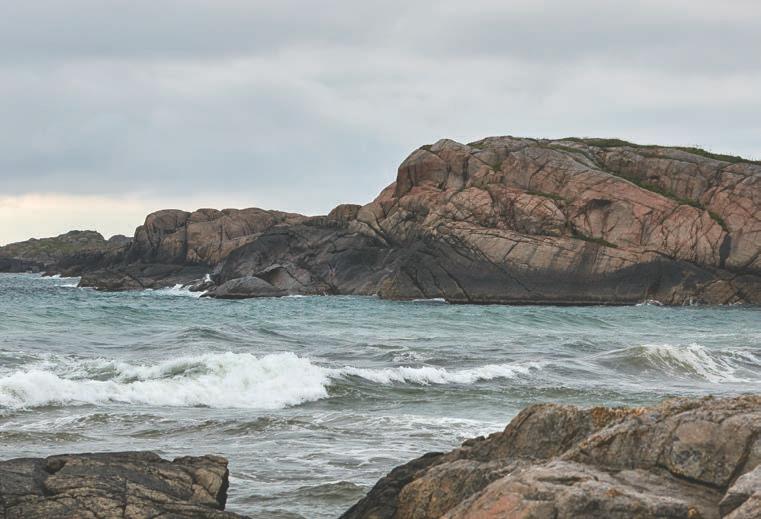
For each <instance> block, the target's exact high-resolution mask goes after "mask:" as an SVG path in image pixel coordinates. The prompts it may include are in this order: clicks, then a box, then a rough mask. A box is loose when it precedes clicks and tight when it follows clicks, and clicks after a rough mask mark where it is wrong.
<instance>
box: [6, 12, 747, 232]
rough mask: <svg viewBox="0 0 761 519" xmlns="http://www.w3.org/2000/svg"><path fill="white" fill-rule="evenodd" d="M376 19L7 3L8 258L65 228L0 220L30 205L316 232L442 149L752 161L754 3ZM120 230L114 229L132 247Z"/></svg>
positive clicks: (94, 217)
mask: <svg viewBox="0 0 761 519" xmlns="http://www.w3.org/2000/svg"><path fill="white" fill-rule="evenodd" d="M366 4H369V3H366V2H349V1H339V0H327V1H324V2H320V3H314V2H306V1H295V0H286V1H281V2H277V3H275V2H258V1H250V0H248V1H242V0H241V1H230V0H183V1H180V0H152V1H143V0H129V1H123V0H113V1H111V2H102V1H98V0H69V1H67V2H61V1H58V0H47V1H46V0H39V1H36V2H7V3H6V4H5V5H3V6H2V7H0V113H1V114H2V117H0V177H1V178H2V193H0V195H3V197H4V198H2V201H0V204H5V205H4V206H3V205H0V215H6V216H0V218H1V219H0V243H2V242H6V241H10V240H11V239H16V238H19V239H20V237H22V236H25V235H26V234H30V233H31V232H34V233H40V232H42V233H44V232H48V233H55V232H63V231H65V230H67V229H68V228H69V227H71V226H72V225H73V224H74V223H75V222H74V220H73V219H69V220H67V219H66V213H65V212H60V213H59V217H58V218H51V223H50V225H48V226H47V227H45V226H42V228H41V227H35V228H34V229H35V230H34V231H33V230H32V229H31V228H29V229H27V228H25V224H24V221H25V220H26V219H28V218H27V217H26V216H25V215H26V213H24V212H23V211H22V210H18V211H17V212H15V213H13V212H10V213H11V214H12V215H11V216H10V217H8V216H7V214H9V211H7V210H6V211H4V210H2V207H5V208H6V209H7V208H8V207H10V204H12V203H13V200H16V201H17V202H18V200H21V199H22V197H24V196H27V197H28V196H32V195H30V194H39V193H48V194H52V195H55V196H59V197H68V198H67V199H69V200H72V199H75V198H77V197H80V198H81V199H82V201H83V202H84V201H85V200H86V197H99V199H102V200H112V201H113V204H114V207H117V206H120V205H119V204H128V205H129V204H132V203H133V202H132V201H135V200H138V201H143V202H141V203H140V204H139V205H141V206H149V205H150V206H152V205H153V204H154V203H157V204H162V205H163V204H166V205H170V203H171V204H178V203H179V204H180V205H181V206H182V207H184V208H191V209H192V208H194V206H192V205H190V204H192V203H193V204H194V203H198V204H199V205H207V206H208V205H213V204H212V202H219V201H222V202H223V203H222V204H219V205H227V206H232V205H256V206H261V207H267V208H279V209H286V210H295V211H301V212H305V213H319V212H325V211H327V210H329V209H330V208H331V207H332V206H333V205H335V204H337V203H339V202H358V203H361V202H366V201H368V200H369V199H371V198H372V197H373V196H374V195H375V194H376V193H377V192H378V191H379V190H380V189H381V188H382V187H383V186H385V185H386V184H388V183H389V182H390V181H391V180H392V179H393V177H394V173H395V170H396V166H397V165H398V163H399V162H400V161H401V160H402V159H403V158H404V156H405V155H406V154H407V153H409V152H410V151H411V150H412V149H414V148H416V147H417V146H419V145H421V144H424V143H429V142H432V141H435V140H437V139H438V138H441V137H451V138H455V139H458V140H462V141H470V140H475V139H478V138H480V137H483V136H487V135H496V134H512V135H525V136H537V137H562V136H570V135H577V136H604V137H621V138H626V139H630V140H635V141H640V142H647V143H655V142H657V143H664V144H678V145H701V146H704V147H706V148H709V149H711V150H714V151H718V152H729V153H733V154H742V155H746V156H750V157H755V158H761V146H760V145H759V141H758V135H761V96H759V95H758V92H759V91H761V63H760V61H761V55H760V54H759V53H758V49H760V48H761V31H758V27H759V23H761V4H758V2H755V1H743V0H733V1H731V2H726V3H723V4H717V3H715V2H708V1H703V0H691V1H681V0H671V1H665V2H664V1H659V2H656V1H642V2H611V1H608V0H605V1H591V0H581V1H576V2H565V1H544V2H543V1H536V0H534V1H528V0H525V1H524V0H513V1H510V2H504V1H486V0H471V1H469V2H462V1H460V2H454V1H448V0H447V1H441V2H435V3H423V2H414V1H405V2H401V1H396V0H391V1H388V2H384V3H383V5H382V6H381V5H380V3H373V4H374V5H372V6H369V5H366ZM72 197H73V198H72ZM203 200H209V202H208V203H204V202H203ZM228 200H229V203H224V201H228ZM199 201H201V202H199ZM17 206H18V203H17ZM103 211H106V212H107V209H105V208H98V209H96V208H95V207H93V209H92V212H91V221H92V223H91V225H89V226H88V227H91V228H98V225H99V221H102V220H104V219H105V218H107V216H106V212H103ZM131 214H132V213H129V212H125V213H124V216H123V217H120V218H121V219H117V220H118V222H114V225H111V226H109V227H108V228H109V229H112V228H113V229H114V230H115V231H116V230H118V231H119V232H129V231H131V230H132V229H133V228H134V227H135V225H137V224H138V223H140V222H139V221H127V219H128V218H130V219H131V218H133V217H132V216H131ZM79 222H80V220H79V219H78V220H76V223H77V225H80V223H79ZM119 222H121V223H119ZM109 232H110V231H109Z"/></svg>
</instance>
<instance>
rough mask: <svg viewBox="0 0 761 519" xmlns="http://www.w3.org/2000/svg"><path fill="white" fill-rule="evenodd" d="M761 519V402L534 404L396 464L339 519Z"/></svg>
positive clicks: (752, 398) (743, 398) (751, 399)
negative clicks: (496, 429) (495, 426)
mask: <svg viewBox="0 0 761 519" xmlns="http://www.w3.org/2000/svg"><path fill="white" fill-rule="evenodd" d="M504 517H510V518H525V519H529V518H531V519H545V518H547V519H549V518H553V519H555V518H557V519H562V518H569V519H570V518H579V519H583V518H598V517H606V518H611V519H617V518H620V519H625V518H631V517H637V518H640V519H648V518H653V519H654V518H674V519H678V518H684V519H718V518H727V519H750V518H755V517H761V397H759V396H741V397H736V398H726V399H715V398H710V397H708V398H704V399H700V400H690V399H674V400H667V401H665V402H663V403H661V404H660V405H657V406H655V407H652V408H632V409H627V408H605V407H596V408H592V409H580V408H577V407H573V406H567V405H555V404H539V405H533V406H530V407H528V408H526V409H525V410H523V411H522V412H521V413H519V414H518V415H517V416H516V417H515V418H514V419H513V420H512V422H510V424H509V425H508V426H507V427H506V428H505V430H504V431H502V432H500V433H495V434H492V435H490V436H489V437H487V438H483V437H480V438H475V439H472V440H468V441H466V442H465V443H464V444H463V445H462V446H461V447H460V448H458V449H455V450H453V451H451V452H449V453H431V454H427V455H425V456H423V457H421V458H418V459H416V460H414V461H411V462H409V463H407V464H406V465H402V466H401V467H397V468H395V469H394V470H392V471H391V472H390V473H389V474H388V475H387V476H386V477H384V478H382V479H381V480H380V481H378V483H377V484H376V485H375V486H374V487H373V488H372V490H370V492H369V493H368V495H367V496H366V497H365V498H364V499H362V500H361V501H359V502H358V503H357V504H355V505H354V506H353V507H352V508H351V509H349V510H348V511H347V512H346V513H344V514H343V515H342V519H407V518H415V519H429V518H430V519H434V518H446V519H491V518H494V519H496V518H504Z"/></svg>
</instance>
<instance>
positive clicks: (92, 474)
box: [0, 452, 243, 519]
mask: <svg viewBox="0 0 761 519" xmlns="http://www.w3.org/2000/svg"><path fill="white" fill-rule="evenodd" d="M228 484H229V483H228V470H227V460H226V459H224V458H221V457H219V456H201V457H182V458H176V459H175V460H174V461H171V462H170V461H167V460H164V459H161V458H160V457H159V456H158V455H157V454H154V453H152V452H114V453H100V454H71V455H69V454H66V455H61V456H50V457H48V458H18V459H12V460H7V461H0V502H1V503H2V510H1V511H0V517H2V518H7V519H11V518H14V519H15V518H25V519H36V518H39V519H43V518H52V517H55V518H58V519H67V518H70V519H74V518H77V519H112V518H113V519H117V518H119V519H138V518H140V519H142V518H147V517H161V518H163V519H169V518H180V517H183V518H197V519H233V518H240V517H243V516H240V515H237V514H233V513H230V512H224V511H223V510H224V508H225V501H226V500H227V488H228Z"/></svg>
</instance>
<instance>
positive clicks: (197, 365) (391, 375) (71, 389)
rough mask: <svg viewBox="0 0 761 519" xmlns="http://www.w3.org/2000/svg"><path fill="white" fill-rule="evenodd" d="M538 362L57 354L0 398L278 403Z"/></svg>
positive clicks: (480, 376)
mask: <svg viewBox="0 0 761 519" xmlns="http://www.w3.org/2000/svg"><path fill="white" fill-rule="evenodd" d="M537 367H538V366H534V365H511V364H492V365H486V366H481V367H476V368H469V369H462V370H446V369H444V368H436V367H419V368H415V367H395V368H382V369H366V368H355V367H350V366H347V367H342V368H330V367H325V366H321V365H318V364H315V363H314V362H312V361H311V360H310V359H308V358H304V357H299V356H297V355H296V354H294V353H291V352H286V353H273V354H269V355H264V356H260V357H257V356H255V355H253V354H250V353H232V352H228V353H209V354H204V355H197V356H188V357H184V358H178V359H174V360H165V361H160V362H157V363H154V364H131V363H126V362H121V361H114V360H106V359H93V360H85V361H82V360H77V359H73V358H71V357H58V358H55V359H53V358H46V359H45V360H43V361H42V362H38V363H36V364H33V365H31V366H28V367H27V368H26V369H17V370H15V371H13V372H10V373H7V374H6V375H5V376H2V377H0V406H2V407H5V408H11V409H19V408H27V407H39V406H46V405H86V404H102V403H124V404H143V405H148V406H172V407H192V406H205V407H217V408H250V409H280V408H283V407H288V406H293V405H299V404H303V403H306V402H311V401H316V400H320V399H323V398H327V397H328V388H329V387H330V386H331V385H332V384H333V383H334V382H335V381H337V380H339V379H346V378H348V377H359V378H362V379H364V380H366V381H369V382H372V383H378V384H395V383H407V384H419V385H429V384H451V383H454V384H472V383H475V382H477V381H480V380H492V379H495V378H513V377H516V376H519V375H526V374H528V373H529V372H530V371H531V370H532V369H537Z"/></svg>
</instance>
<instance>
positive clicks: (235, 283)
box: [204, 276, 288, 299]
mask: <svg viewBox="0 0 761 519" xmlns="http://www.w3.org/2000/svg"><path fill="white" fill-rule="evenodd" d="M285 295H288V292H286V291H285V290H281V289H279V288H277V287H274V286H273V285H271V284H269V283H267V282H266V281H264V280H263V279H261V278H257V277H254V276H245V277H241V278H236V279H232V280H230V281H227V282H225V283H222V284H221V285H220V286H218V287H216V288H214V289H212V290H210V291H208V292H206V293H205V294H204V296H205V297H213V298H216V299H246V298H251V297H282V296H285Z"/></svg>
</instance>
